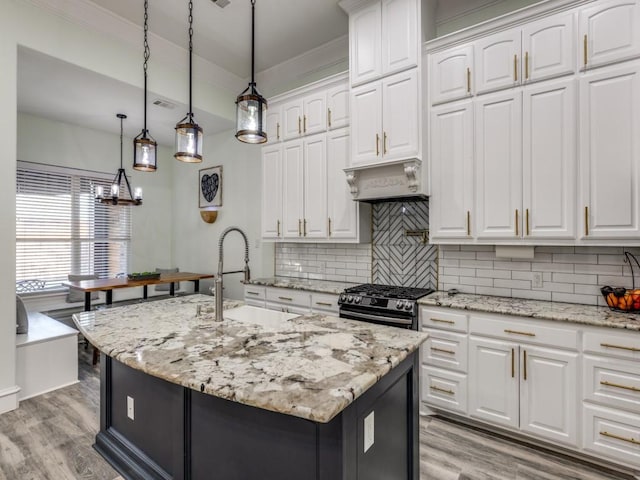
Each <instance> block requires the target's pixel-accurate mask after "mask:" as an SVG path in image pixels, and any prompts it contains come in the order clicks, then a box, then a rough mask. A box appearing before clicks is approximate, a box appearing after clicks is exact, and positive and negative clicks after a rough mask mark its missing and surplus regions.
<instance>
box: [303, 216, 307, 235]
mask: <svg viewBox="0 0 640 480" xmlns="http://www.w3.org/2000/svg"><path fill="white" fill-rule="evenodd" d="M302 225H303V227H302V228H303V230H302V231H303V233H304V236H305V237H306V236H307V219H306V218H305V219H304V220H303V221H302Z"/></svg>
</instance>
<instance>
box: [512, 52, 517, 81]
mask: <svg viewBox="0 0 640 480" xmlns="http://www.w3.org/2000/svg"><path fill="white" fill-rule="evenodd" d="M513 80H514V81H516V82H517V81H518V55H514V56H513Z"/></svg>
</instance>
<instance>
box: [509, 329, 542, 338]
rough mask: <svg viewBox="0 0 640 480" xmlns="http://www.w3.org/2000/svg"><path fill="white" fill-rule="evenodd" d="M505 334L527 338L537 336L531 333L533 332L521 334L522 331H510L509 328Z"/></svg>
mask: <svg viewBox="0 0 640 480" xmlns="http://www.w3.org/2000/svg"><path fill="white" fill-rule="evenodd" d="M504 333H512V334H514V335H525V336H527V337H535V336H536V334H535V333H531V332H521V331H520V330H509V329H508V328H505V329H504Z"/></svg>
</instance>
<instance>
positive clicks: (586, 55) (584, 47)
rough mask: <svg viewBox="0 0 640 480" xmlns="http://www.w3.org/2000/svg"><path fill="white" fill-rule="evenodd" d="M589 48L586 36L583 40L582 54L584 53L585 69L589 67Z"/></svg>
mask: <svg viewBox="0 0 640 480" xmlns="http://www.w3.org/2000/svg"><path fill="white" fill-rule="evenodd" d="M588 46H589V43H588V41H587V36H586V35H585V36H584V40H583V45H582V52H583V53H582V55H583V61H584V66H585V67H586V66H587V57H588V56H589V55H588V48H587V47H588Z"/></svg>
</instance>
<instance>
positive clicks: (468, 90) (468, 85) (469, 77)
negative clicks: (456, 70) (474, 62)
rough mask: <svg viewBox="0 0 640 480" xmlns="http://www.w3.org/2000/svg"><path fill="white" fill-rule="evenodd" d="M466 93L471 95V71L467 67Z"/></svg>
mask: <svg viewBox="0 0 640 480" xmlns="http://www.w3.org/2000/svg"><path fill="white" fill-rule="evenodd" d="M467 93H471V69H470V68H469V67H467Z"/></svg>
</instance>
